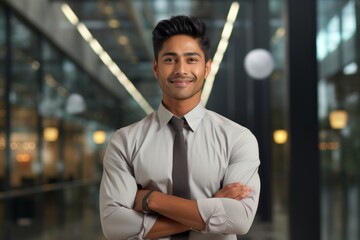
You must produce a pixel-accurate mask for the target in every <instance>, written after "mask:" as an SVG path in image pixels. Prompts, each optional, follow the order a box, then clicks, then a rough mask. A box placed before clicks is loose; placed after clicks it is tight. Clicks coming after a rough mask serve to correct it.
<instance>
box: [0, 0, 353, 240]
mask: <svg viewBox="0 0 360 240" xmlns="http://www.w3.org/2000/svg"><path fill="white" fill-rule="evenodd" d="M235 3H237V4H238V7H239V9H238V13H237V16H236V18H235V20H234V22H230V23H231V25H232V27H233V29H232V33H231V35H230V37H229V38H228V39H226V40H227V44H228V45H227V48H226V50H225V52H224V55H223V56H222V61H221V63H220V65H219V69H218V71H217V74H216V75H215V77H214V85H213V88H212V91H211V93H210V95H209V97H208V101H207V104H206V107H207V108H208V109H211V110H214V111H216V112H218V113H220V114H222V115H224V116H226V117H228V118H230V119H232V120H234V121H236V122H238V123H240V124H242V125H244V126H246V127H248V128H250V129H251V130H252V131H253V132H254V133H255V135H256V136H257V138H258V140H259V144H260V156H261V161H262V164H261V169H260V174H261V178H262V194H261V200H260V205H259V210H258V214H257V218H256V220H255V223H254V226H253V227H252V229H251V231H250V233H249V234H248V236H244V237H240V236H239V239H255V240H261V239H264V240H265V239H275V240H282V239H284V240H297V239H304V238H307V239H314V240H320V239H321V240H340V239H341V240H358V239H359V238H360V227H359V226H360V219H359V218H360V207H359V202H360V200H359V198H360V196H359V194H360V160H359V158H360V157H359V156H360V124H359V122H360V73H359V70H358V66H359V62H360V47H359V46H360V31H359V27H358V26H360V1H359V0H316V1H315V0H303V1H299V0H243V1H238V2H235ZM232 4H233V1H228V0H224V1H221V0H186V1H185V0H174V1H170V0H169V1H165V0H145V1H140V0H137V1H130V0H118V1H112V0H79V1H70V0H69V1H61V0H34V1H26V0H1V1H0V63H1V64H0V239H6V240H8V239H9V240H11V239H15V240H17V239H21V240H23V239H44V240H47V239H104V238H103V236H102V233H101V228H100V222H99V216H98V187H99V181H100V178H101V173H102V155H103V152H104V150H105V147H106V144H107V141H108V140H109V137H110V136H111V134H112V132H113V131H114V130H115V129H117V128H120V127H122V126H126V125H128V124H130V123H132V122H134V121H137V120H139V119H141V118H142V117H144V116H146V114H148V113H149V112H151V111H152V110H153V109H156V108H157V106H158V104H159V101H160V100H161V95H160V94H161V92H160V90H159V88H158V86H157V83H156V81H155V80H154V79H153V77H152V72H151V62H152V50H151V29H152V27H153V26H154V23H156V21H158V20H159V19H161V18H163V17H169V16H171V15H177V14H190V15H195V16H199V17H201V18H203V19H204V21H205V22H206V23H207V25H208V26H209V35H210V38H211V42H212V48H213V56H215V55H216V53H217V51H216V50H217V46H218V44H219V43H220V42H221V40H222V30H223V28H224V26H225V24H226V23H227V17H228V13H229V10H230V9H231V6H233V5H232ZM66 9H71V10H72V12H73V13H74V14H75V15H76V17H77V18H75V20H74V18H73V22H72V21H71V19H69V17H68V16H66ZM76 19H77V21H76ZM84 27H86V28H85V29H88V31H89V33H90V35H86V34H84V32H82V33H81V32H80V30H79V29H81V28H82V29H84ZM95 40H96V42H98V43H99V45H96V46H97V47H98V48H96V46H95V43H96V42H95ZM99 46H100V47H101V48H100V50H99ZM254 49H266V50H268V51H269V52H270V53H271V56H272V59H273V61H274V69H273V71H272V72H271V74H270V75H268V76H266V77H264V78H261V79H256V78H254V76H251V75H249V72H248V71H247V69H245V67H244V60H245V58H246V57H247V56H248V53H250V52H251V51H252V50H254ZM104 53H106V54H107V55H106V54H104ZM261 60H262V59H261V58H260V59H259V61H261ZM113 63H114V64H113ZM260 70H261V69H260Z"/></svg>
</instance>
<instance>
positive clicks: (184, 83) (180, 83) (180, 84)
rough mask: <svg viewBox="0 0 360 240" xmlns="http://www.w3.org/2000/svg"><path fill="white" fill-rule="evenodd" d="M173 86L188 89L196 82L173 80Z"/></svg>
mask: <svg viewBox="0 0 360 240" xmlns="http://www.w3.org/2000/svg"><path fill="white" fill-rule="evenodd" d="M169 82H170V83H171V84H173V85H175V86H177V87H186V86H188V85H190V84H192V83H193V82H194V80H192V79H173V80H170V81H169Z"/></svg>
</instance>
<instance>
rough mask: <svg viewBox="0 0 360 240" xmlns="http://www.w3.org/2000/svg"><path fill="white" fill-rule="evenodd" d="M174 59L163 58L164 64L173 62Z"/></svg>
mask: <svg viewBox="0 0 360 240" xmlns="http://www.w3.org/2000/svg"><path fill="white" fill-rule="evenodd" d="M174 61H175V59H174V58H165V59H164V62H174Z"/></svg>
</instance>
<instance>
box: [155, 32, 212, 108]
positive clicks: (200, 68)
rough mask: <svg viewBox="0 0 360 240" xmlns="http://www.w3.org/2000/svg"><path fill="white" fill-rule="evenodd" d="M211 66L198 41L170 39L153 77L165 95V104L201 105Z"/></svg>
mask: <svg viewBox="0 0 360 240" xmlns="http://www.w3.org/2000/svg"><path fill="white" fill-rule="evenodd" d="M210 65H211V61H210V60H209V61H208V62H206V63H205V55H204V53H203V51H202V50H201V48H200V46H199V43H198V41H197V40H196V39H194V38H192V37H190V36H187V35H175V36H172V37H170V38H169V39H167V40H166V41H165V42H164V44H163V47H162V49H161V51H160V52H159V54H158V60H157V61H155V60H154V62H153V71H154V76H155V78H156V79H157V80H158V81H159V84H160V87H161V89H162V91H163V101H164V103H165V104H166V103H167V104H169V103H171V102H173V101H174V100H175V101H182V100H190V102H193V103H196V102H197V103H198V102H199V101H200V99H201V89H202V86H203V84H204V80H205V78H206V77H207V75H208V74H209V72H210Z"/></svg>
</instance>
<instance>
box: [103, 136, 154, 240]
mask: <svg viewBox="0 0 360 240" xmlns="http://www.w3.org/2000/svg"><path fill="white" fill-rule="evenodd" d="M122 142H123V141H122V140H121V137H120V136H118V135H116V134H115V135H114V136H113V137H112V140H111V141H110V144H109V146H108V148H107V150H106V152H105V156H104V162H103V168H104V169H103V175H102V180H101V184H100V194H99V195H100V196H99V201H100V220H101V225H102V229H103V233H104V235H105V236H106V238H107V239H109V240H112V239H116V240H119V239H144V236H146V234H147V233H148V232H149V231H150V229H151V228H152V226H153V224H154V223H155V221H156V216H152V215H144V214H143V213H139V212H137V211H135V210H133V209H132V208H133V204H134V199H135V196H136V193H137V190H138V187H137V183H136V180H135V178H134V177H133V174H132V169H131V166H130V165H129V164H128V162H127V161H126V160H125V159H126V156H125V152H126V151H125V150H124V149H123V146H124V144H122Z"/></svg>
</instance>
